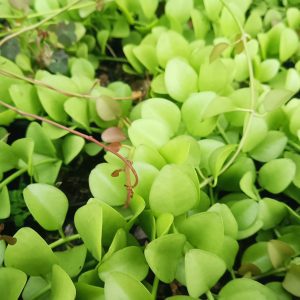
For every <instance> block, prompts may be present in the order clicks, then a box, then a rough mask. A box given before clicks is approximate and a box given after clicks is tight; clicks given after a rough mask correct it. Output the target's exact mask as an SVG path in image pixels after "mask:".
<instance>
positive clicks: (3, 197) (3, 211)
mask: <svg viewBox="0 0 300 300" xmlns="http://www.w3.org/2000/svg"><path fill="white" fill-rule="evenodd" d="M10 210H11V208H10V200H9V194H8V189H7V186H4V187H3V188H2V189H1V190H0V219H6V218H8V217H9V216H10Z"/></svg>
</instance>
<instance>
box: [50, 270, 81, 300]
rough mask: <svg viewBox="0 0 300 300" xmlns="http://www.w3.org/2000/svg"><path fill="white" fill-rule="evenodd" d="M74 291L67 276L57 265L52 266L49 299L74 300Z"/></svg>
mask: <svg viewBox="0 0 300 300" xmlns="http://www.w3.org/2000/svg"><path fill="white" fill-rule="evenodd" d="M75 295H76V289H75V286H74V284H73V282H72V280H71V278H70V277H69V275H68V274H67V273H66V272H65V271H64V270H63V269H62V268H61V267H60V266H58V265H53V267H52V276H51V299H62V298H63V299H66V300H73V299H75Z"/></svg>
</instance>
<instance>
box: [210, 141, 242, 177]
mask: <svg viewBox="0 0 300 300" xmlns="http://www.w3.org/2000/svg"><path fill="white" fill-rule="evenodd" d="M236 147H237V146H236V145H234V144H231V145H226V146H222V147H220V148H217V149H216V150H214V152H213V153H212V154H211V155H210V157H209V169H210V171H211V174H212V175H213V177H214V179H216V178H217V177H218V176H219V173H220V171H221V170H222V168H223V166H224V164H225V162H226V160H227V159H228V158H229V157H230V155H231V154H232V153H233V152H234V151H235V149H236Z"/></svg>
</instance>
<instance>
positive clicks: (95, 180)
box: [89, 163, 127, 206]
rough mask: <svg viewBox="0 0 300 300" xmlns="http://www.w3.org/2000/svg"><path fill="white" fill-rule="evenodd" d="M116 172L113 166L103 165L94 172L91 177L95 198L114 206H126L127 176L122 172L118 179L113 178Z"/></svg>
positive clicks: (90, 184) (90, 181) (98, 166)
mask: <svg viewBox="0 0 300 300" xmlns="http://www.w3.org/2000/svg"><path fill="white" fill-rule="evenodd" d="M115 170H116V167H114V166H113V165H110V164H106V163H102V164H99V165H97V166H96V167H95V168H94V169H93V170H92V172H91V173H90V177H89V186H90V190H91V192H92V194H93V196H94V197H95V198H98V199H100V200H102V201H104V202H106V203H108V204H109V205H112V206H118V205H122V204H124V203H125V200H126V196H127V193H126V189H125V188H124V184H125V174H124V172H121V173H120V174H119V176H118V177H113V176H111V174H112V173H113V172H114V171H115Z"/></svg>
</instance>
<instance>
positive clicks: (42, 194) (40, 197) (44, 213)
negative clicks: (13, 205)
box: [23, 183, 69, 231]
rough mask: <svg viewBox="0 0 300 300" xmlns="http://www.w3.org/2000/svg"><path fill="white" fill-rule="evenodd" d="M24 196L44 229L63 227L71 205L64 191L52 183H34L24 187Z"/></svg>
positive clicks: (33, 214) (30, 209) (31, 211)
mask: <svg viewBox="0 0 300 300" xmlns="http://www.w3.org/2000/svg"><path fill="white" fill-rule="evenodd" d="M23 196H24V200H25V203H26V205H27V207H28V209H29V211H30V213H31V214H32V216H33V217H34V219H35V220H36V221H37V222H38V223H39V224H40V225H41V226H42V227H43V228H44V229H46V230H49V231H52V230H58V229H60V228H62V225H63V223H64V221H65V217H66V214H67V211H68V206H69V205H68V204H69V203H68V199H67V197H66V195H65V194H64V193H63V192H62V191H60V190H59V189H58V188H56V187H54V186H51V185H47V184H43V183H33V184H30V185H28V186H27V187H26V188H25V189H24V191H23Z"/></svg>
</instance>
